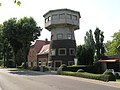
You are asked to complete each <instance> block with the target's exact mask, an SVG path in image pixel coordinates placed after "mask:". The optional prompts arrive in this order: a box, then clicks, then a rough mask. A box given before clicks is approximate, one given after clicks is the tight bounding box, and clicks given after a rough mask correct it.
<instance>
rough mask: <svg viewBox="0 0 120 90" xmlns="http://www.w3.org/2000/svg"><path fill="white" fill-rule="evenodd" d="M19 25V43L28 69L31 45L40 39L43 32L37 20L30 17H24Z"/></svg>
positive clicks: (19, 21)
mask: <svg viewBox="0 0 120 90" xmlns="http://www.w3.org/2000/svg"><path fill="white" fill-rule="evenodd" d="M17 24H18V33H19V35H18V41H19V42H20V43H21V44H22V51H23V55H24V56H23V58H24V63H25V68H26V65H27V64H26V62H27V56H28V52H29V48H30V45H31V41H34V40H36V39H38V37H39V36H40V31H41V30H42V29H41V28H40V27H38V26H37V23H36V22H35V20H34V19H33V18H32V17H30V18H27V17H24V18H22V19H20V20H18V22H17Z"/></svg>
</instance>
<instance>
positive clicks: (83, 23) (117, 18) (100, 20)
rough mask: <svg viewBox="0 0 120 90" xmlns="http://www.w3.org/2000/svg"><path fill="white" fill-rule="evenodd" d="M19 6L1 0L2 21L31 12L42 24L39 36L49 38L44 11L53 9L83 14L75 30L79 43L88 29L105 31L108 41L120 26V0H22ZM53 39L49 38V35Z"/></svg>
mask: <svg viewBox="0 0 120 90" xmlns="http://www.w3.org/2000/svg"><path fill="white" fill-rule="evenodd" d="M20 1H21V2H22V5H21V6H20V7H19V6H17V5H15V4H14V3H13V0H0V2H1V3H2V6H1V7H0V23H2V22H3V21H5V20H8V19H9V18H12V17H17V18H18V19H19V18H22V17H24V16H27V17H29V16H32V17H33V18H34V19H35V20H36V22H37V23H38V25H39V26H41V27H42V28H43V31H42V32H41V36H40V39H42V40H44V39H45V38H48V39H49V38H50V32H49V31H47V30H46V29H45V28H44V18H43V15H44V14H45V13H46V12H47V11H49V10H53V9H60V8H68V9H72V10H76V11H79V12H80V14H81V19H80V29H79V30H77V31H75V38H76V41H77V44H78V45H79V44H83V43H84V36H85V33H86V31H88V30H89V29H92V30H93V32H94V30H95V28H96V27H99V28H100V30H102V31H104V36H105V42H106V41H107V40H111V39H112V38H111V36H112V35H113V34H114V33H115V32H118V31H119V29H120V10H119V9H120V0H20ZM49 40H50V39H49Z"/></svg>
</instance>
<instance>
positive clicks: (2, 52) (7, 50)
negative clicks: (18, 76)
mask: <svg viewBox="0 0 120 90" xmlns="http://www.w3.org/2000/svg"><path fill="white" fill-rule="evenodd" d="M12 55H13V53H12V48H11V45H10V43H9V41H8V40H7V38H5V37H4V35H3V25H0V59H3V60H4V67H5V66H6V67H8V66H9V59H10V58H12Z"/></svg>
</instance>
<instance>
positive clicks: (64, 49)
mask: <svg viewBox="0 0 120 90" xmlns="http://www.w3.org/2000/svg"><path fill="white" fill-rule="evenodd" d="M60 50H64V51H65V53H64V54H61V53H60ZM58 55H59V56H64V55H66V48H59V49H58Z"/></svg>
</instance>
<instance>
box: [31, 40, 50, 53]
mask: <svg viewBox="0 0 120 90" xmlns="http://www.w3.org/2000/svg"><path fill="white" fill-rule="evenodd" d="M49 43H50V41H47V40H46V41H45V40H36V42H35V43H34V44H33V45H32V46H31V48H35V50H36V52H37V53H39V52H40V50H41V49H42V47H43V45H46V44H49Z"/></svg>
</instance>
